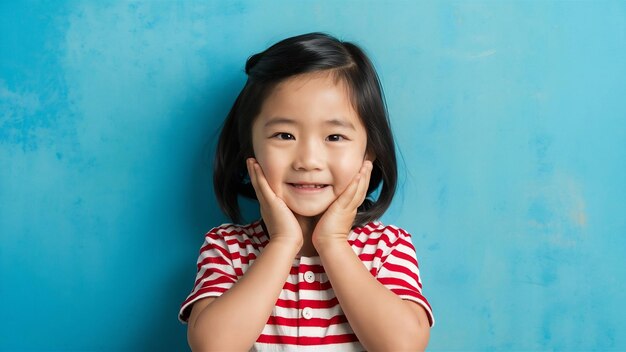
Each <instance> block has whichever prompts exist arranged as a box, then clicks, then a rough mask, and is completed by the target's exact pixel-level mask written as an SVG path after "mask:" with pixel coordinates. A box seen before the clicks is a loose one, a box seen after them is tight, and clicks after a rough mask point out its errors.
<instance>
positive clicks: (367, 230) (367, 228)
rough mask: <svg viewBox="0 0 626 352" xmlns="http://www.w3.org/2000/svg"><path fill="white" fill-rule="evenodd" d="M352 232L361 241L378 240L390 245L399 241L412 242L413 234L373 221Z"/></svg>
mask: <svg viewBox="0 0 626 352" xmlns="http://www.w3.org/2000/svg"><path fill="white" fill-rule="evenodd" d="M352 231H353V233H354V234H355V235H356V238H358V239H360V240H364V239H367V240H370V241H371V240H373V239H378V240H383V241H385V242H387V243H389V244H393V243H396V242H397V241H406V240H408V241H409V242H410V241H411V234H410V233H409V232H408V231H406V230H404V229H403V228H401V227H398V226H395V225H385V224H383V223H382V222H381V221H372V222H369V223H367V224H365V225H363V226H357V227H355V228H353V229H352Z"/></svg>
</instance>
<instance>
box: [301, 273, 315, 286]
mask: <svg viewBox="0 0 626 352" xmlns="http://www.w3.org/2000/svg"><path fill="white" fill-rule="evenodd" d="M304 281H306V282H308V283H310V284H311V283H313V282H315V274H313V272H312V271H307V272H306V273H304Z"/></svg>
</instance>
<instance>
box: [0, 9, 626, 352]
mask: <svg viewBox="0 0 626 352" xmlns="http://www.w3.org/2000/svg"><path fill="white" fill-rule="evenodd" d="M309 31H327V32H330V33H332V34H335V35H337V36H339V37H341V38H344V39H348V40H355V41H357V42H359V43H361V44H362V45H363V46H364V47H365V48H366V49H367V51H368V52H369V53H370V54H371V57H372V59H373V61H374V62H375V64H376V65H377V67H378V69H379V73H380V75H381V78H382V81H383V85H384V87H385V89H386V95H387V99H388V104H389V110H390V113H391V117H392V123H393V126H394V130H395V132H396V136H397V141H398V144H399V148H400V150H401V151H402V155H403V158H404V165H406V167H404V166H403V168H402V170H401V174H402V187H401V192H400V194H399V196H398V198H397V199H396V201H395V202H394V204H393V206H392V208H391V209H390V211H389V212H388V214H387V215H386V216H385V218H384V219H383V220H384V221H385V222H389V223H395V224H397V225H400V226H402V227H405V228H406V229H408V230H409V231H410V232H412V233H413V235H414V242H415V245H416V247H417V251H418V257H419V260H420V265H421V269H422V277H423V280H424V282H425V286H424V288H425V294H426V295H427V297H429V298H430V300H431V303H432V305H433V308H434V311H435V314H436V319H437V325H436V327H435V329H434V330H433V331H432V338H431V343H430V348H431V349H432V350H452V349H464V350H520V349H521V350H563V351H567V350H574V349H583V350H593V349H595V350H625V349H626V319H625V318H624V316H626V305H624V302H623V298H624V291H625V290H626V286H625V284H624V281H625V279H626V277H625V276H626V275H625V274H626V269H625V268H626V266H625V265H624V264H623V258H624V256H625V254H626V253H625V249H626V220H625V219H626V207H625V205H624V203H625V201H624V200H625V199H626V99H625V96H626V3H625V2H623V1H621V2H609V1H596V2H582V1H576V2H549V3H546V2H540V1H527V2H510V1H509V2H504V3H503V2H495V1H489V2H479V1H467V2H437V3H434V2H408V1H407V2H391V3H386V4H378V3H376V4H375V3H368V4H367V5H365V4H363V3H359V2H344V3H340V2H334V1H333V2H330V1H328V2H322V3H319V2H317V1H316V2H313V1H311V2H294V3H292V2H275V1H274V2H269V1H262V2H254V3H242V2H184V3H183V2H180V3H178V2H177V3H174V2H164V1H158V2H156V1H155V2H128V3H127V2H100V1H97V2H96V1H92V2H75V1H42V2H35V1H25V2H14V1H1V2H0V128H1V129H0V235H1V246H0V350H53V349H54V350H98V351H112V350H120V351H121V350H128V351H131V350H132V351H138V350H169V351H173V350H185V349H186V336H185V328H184V327H183V326H182V325H180V324H179V323H178V322H177V319H176V314H177V311H178V307H179V304H180V302H181V301H182V299H184V298H185V296H186V294H187V293H188V291H189V290H190V289H191V285H192V284H193V279H194V275H195V260H196V255H197V252H198V249H199V246H200V244H201V241H202V235H203V234H204V233H205V232H206V231H207V230H208V229H209V228H210V227H211V226H214V225H217V224H219V223H220V222H222V221H224V220H225V218H224V217H223V216H222V215H220V214H219V212H218V210H217V207H216V204H215V201H214V199H213V196H212V194H211V186H210V168H211V161H210V157H209V156H210V155H211V153H212V151H213V150H214V145H213V142H214V137H215V133H216V127H217V126H218V125H219V123H220V121H221V120H222V118H223V117H224V116H225V114H226V112H227V110H228V109H229V106H230V104H231V103H232V101H233V99H234V97H235V96H236V94H237V93H238V90H239V89H240V88H241V86H242V84H243V82H244V79H245V77H244V74H243V64H244V61H245V59H246V58H247V57H248V55H250V54H252V53H253V52H257V51H259V50H262V49H264V48H265V47H266V46H268V45H269V44H272V43H273V42H275V41H277V40H279V39H282V38H284V37H286V36H291V35H295V34H300V33H304V32H309Z"/></svg>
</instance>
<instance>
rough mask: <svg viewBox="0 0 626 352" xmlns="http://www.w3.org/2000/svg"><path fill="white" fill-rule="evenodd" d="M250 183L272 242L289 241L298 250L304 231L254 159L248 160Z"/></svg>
mask: <svg viewBox="0 0 626 352" xmlns="http://www.w3.org/2000/svg"><path fill="white" fill-rule="evenodd" d="M246 166H247V167H248V173H249V174H250V181H251V183H252V187H254V192H255V193H256V197H257V199H258V200H259V204H260V208H261V216H262V217H263V221H264V222H265V226H266V227H267V231H268V232H269V235H270V241H271V242H276V241H287V242H288V243H292V244H295V245H296V246H297V247H298V249H300V248H301V247H302V244H303V242H304V240H303V237H302V229H301V228H300V224H299V223H298V220H297V219H296V217H295V216H294V215H293V212H292V211H291V209H289V207H287V205H286V204H285V202H284V201H283V200H282V199H280V198H279V197H278V196H277V195H276V193H274V191H273V190H272V188H271V187H270V185H269V184H268V183H267V179H265V175H264V174H263V170H261V165H259V163H257V161H256V160H255V159H254V158H249V159H247V160H246Z"/></svg>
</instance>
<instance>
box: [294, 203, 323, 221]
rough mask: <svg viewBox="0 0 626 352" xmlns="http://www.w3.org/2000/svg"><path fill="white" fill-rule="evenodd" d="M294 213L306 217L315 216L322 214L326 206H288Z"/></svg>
mask: <svg viewBox="0 0 626 352" xmlns="http://www.w3.org/2000/svg"><path fill="white" fill-rule="evenodd" d="M289 209H291V211H292V212H293V213H294V214H297V215H299V216H304V217H308V218H312V217H316V216H318V215H321V214H323V213H324V212H325V211H326V209H328V207H325V208H321V207H297V206H296V207H289Z"/></svg>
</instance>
